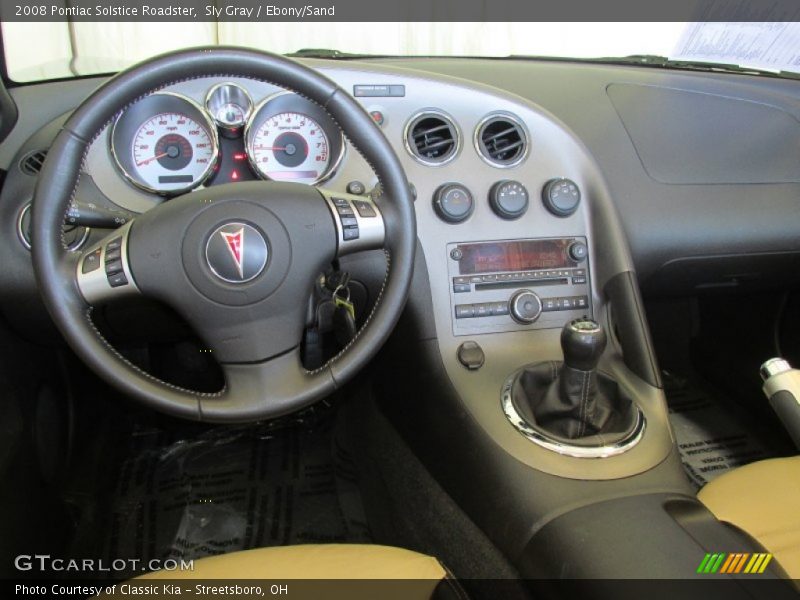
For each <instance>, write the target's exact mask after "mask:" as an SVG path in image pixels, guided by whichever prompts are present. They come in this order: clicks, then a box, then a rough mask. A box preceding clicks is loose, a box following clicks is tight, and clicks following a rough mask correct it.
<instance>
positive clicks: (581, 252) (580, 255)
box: [567, 242, 589, 262]
mask: <svg viewBox="0 0 800 600" xmlns="http://www.w3.org/2000/svg"><path fill="white" fill-rule="evenodd" d="M567 253H568V254H569V257H570V258H571V259H572V260H574V261H575V262H583V261H584V260H586V257H587V256H588V255H589V248H587V246H586V244H584V243H583V242H572V243H571V244H570V245H569V248H568V249H567Z"/></svg>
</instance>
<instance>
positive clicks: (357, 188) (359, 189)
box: [347, 179, 367, 196]
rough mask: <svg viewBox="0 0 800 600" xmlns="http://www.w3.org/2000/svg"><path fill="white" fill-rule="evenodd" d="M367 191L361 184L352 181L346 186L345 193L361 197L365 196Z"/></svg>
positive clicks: (355, 180)
mask: <svg viewBox="0 0 800 600" xmlns="http://www.w3.org/2000/svg"><path fill="white" fill-rule="evenodd" d="M366 191H367V186H365V185H364V184H363V183H362V182H360V181H358V180H357V179H354V180H353V181H351V182H350V183H348V184H347V193H348V194H353V195H354V196H361V195H363V194H365V193H366Z"/></svg>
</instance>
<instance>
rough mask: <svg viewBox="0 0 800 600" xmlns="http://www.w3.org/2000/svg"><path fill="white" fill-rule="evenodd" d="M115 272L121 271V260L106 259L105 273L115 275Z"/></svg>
mask: <svg viewBox="0 0 800 600" xmlns="http://www.w3.org/2000/svg"><path fill="white" fill-rule="evenodd" d="M117 273H122V261H121V260H112V261H106V275H108V276H109V277H110V276H111V275H116V274H117Z"/></svg>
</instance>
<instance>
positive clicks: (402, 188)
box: [32, 47, 416, 422]
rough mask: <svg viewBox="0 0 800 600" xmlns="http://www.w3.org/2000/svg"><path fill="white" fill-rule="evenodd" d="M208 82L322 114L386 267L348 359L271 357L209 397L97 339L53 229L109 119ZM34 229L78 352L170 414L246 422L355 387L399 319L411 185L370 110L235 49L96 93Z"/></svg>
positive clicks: (274, 60)
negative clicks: (370, 208) (311, 361)
mask: <svg viewBox="0 0 800 600" xmlns="http://www.w3.org/2000/svg"><path fill="white" fill-rule="evenodd" d="M215 76H218V77H243V78H248V79H253V80H258V81H264V82H267V83H271V84H274V85H277V86H279V87H282V88H285V89H288V90H291V91H293V92H296V93H298V94H300V95H302V96H304V97H305V98H307V99H309V100H311V101H313V102H316V103H317V104H319V105H320V106H321V107H322V108H323V109H325V110H326V111H327V112H328V113H329V114H330V116H331V117H332V118H333V120H334V121H335V122H336V123H337V124H338V126H339V127H340V128H341V130H342V131H343V133H344V135H345V137H346V138H347V139H348V140H349V142H350V145H351V146H352V147H354V148H355V149H356V150H358V151H359V152H360V153H361V154H362V156H363V157H364V158H365V159H366V161H367V163H368V164H369V165H370V167H371V168H372V170H373V171H374V172H375V174H376V175H377V177H378V180H379V184H380V188H381V190H382V193H381V195H380V197H378V198H376V199H375V205H376V206H378V207H379V209H380V213H381V215H382V218H383V220H384V227H385V237H384V245H383V247H384V251H385V252H386V255H387V263H388V267H387V274H386V279H385V281H384V286H383V289H382V290H381V293H380V297H379V298H378V300H377V301H376V304H375V307H374V308H373V310H372V313H371V314H370V315H369V316H368V318H367V320H366V323H365V325H364V326H363V327H362V328H361V330H360V331H359V332H358V335H357V336H356V338H355V339H354V341H353V342H352V343H351V344H350V345H349V346H348V347H347V348H346V350H345V351H343V352H341V353H340V354H339V355H337V356H336V357H334V358H333V359H331V360H330V361H329V362H328V363H327V364H325V365H324V366H323V367H321V368H320V369H317V370H315V371H306V370H305V369H302V368H298V365H297V364H296V363H297V362H299V353H298V352H291V353H289V354H287V355H284V356H283V357H278V360H270V361H268V362H269V363H270V364H269V365H268V366H265V365H261V367H259V366H258V365H255V366H253V365H246V364H236V365H230V366H229V367H228V368H225V369H223V370H224V373H225V377H226V386H225V388H224V389H223V390H222V391H221V392H219V393H215V394H208V393H201V392H196V391H192V390H187V389H182V388H178V387H176V386H173V385H171V384H168V383H165V382H163V381H161V380H158V379H156V378H155V377H153V376H151V375H149V374H148V373H145V372H143V371H141V370H139V369H138V368H137V367H135V366H134V365H132V364H131V363H130V362H128V361H127V360H126V359H125V358H124V357H123V356H122V355H120V354H119V353H118V352H117V351H116V350H115V349H114V348H113V347H112V346H111V345H110V344H109V343H108V342H107V341H106V340H105V339H104V338H103V337H102V335H101V334H100V333H99V331H98V330H97V329H96V328H95V326H94V324H93V322H92V319H91V306H90V305H89V304H88V303H87V302H86V300H85V299H84V296H83V295H82V293H81V291H80V289H79V286H78V283H77V278H76V272H77V265H78V261H79V260H80V257H79V256H76V255H75V254H74V253H70V252H68V251H67V248H66V246H65V244H64V240H63V237H62V233H61V232H62V224H63V222H64V217H65V214H66V212H67V210H68V208H69V205H70V202H71V200H72V198H73V196H74V194H75V191H76V189H77V185H78V181H79V178H80V174H81V172H82V170H83V164H84V160H85V157H86V154H87V151H88V149H89V147H90V145H91V143H92V142H93V141H94V140H95V139H96V138H97V137H98V136H99V135H100V134H101V132H102V131H103V130H104V128H105V127H107V126H108V125H109V124H110V123H111V122H112V120H113V119H114V118H115V117H116V115H118V114H119V113H120V112H121V111H122V110H124V108H125V107H127V106H129V105H130V104H132V103H134V102H135V101H137V100H138V99H141V98H142V97H144V96H146V95H147V94H149V93H151V92H154V91H157V90H159V89H162V88H164V87H166V86H169V85H172V84H175V83H178V82H181V81H185V80H189V79H195V78H201V77H215ZM234 185H239V184H234ZM209 189H213V188H209ZM145 214H146V213H145ZM135 223H136V221H134V224H135ZM32 227H33V239H34V243H33V248H32V253H33V264H34V269H35V273H36V278H37V282H38V285H39V289H40V292H41V295H42V298H43V300H44V303H45V306H46V307H47V309H48V311H49V313H50V315H51V317H52V319H53V321H54V322H55V324H56V326H57V327H58V329H59V330H60V331H61V333H62V334H63V336H64V338H65V340H66V341H67V343H68V344H69V345H70V346H71V348H72V349H73V350H74V351H75V353H76V354H77V355H78V356H79V357H80V358H81V359H82V360H83V361H84V362H85V363H86V364H87V365H88V366H89V367H90V368H91V369H92V370H93V371H95V372H96V373H97V374H98V375H99V376H101V377H102V378H103V379H104V380H106V381H107V382H108V383H109V384H111V385H112V386H113V387H115V388H116V389H118V390H120V391H121V392H123V393H124V394H126V395H127V396H130V397H131V398H133V399H135V400H138V401H140V402H142V403H144V404H145V405H147V406H149V407H152V408H155V409H157V410H160V411H162V412H166V413H169V414H171V415H174V416H178V417H182V418H188V419H193V420H204V421H211V422H247V421H254V420H260V419H265V418H272V417H277V416H280V415H283V414H287V413H290V412H293V411H295V410H297V409H300V408H302V407H304V406H307V405H309V404H311V403H313V402H315V401H316V400H319V399H321V398H322V397H324V396H326V395H328V394H330V393H331V392H332V391H334V390H335V389H336V388H338V387H340V386H341V385H343V384H344V383H345V382H346V381H348V380H349V379H350V378H352V377H353V376H354V375H355V374H356V373H357V372H358V371H359V370H360V369H361V368H363V367H364V366H365V365H366V364H367V362H368V361H369V360H370V359H371V358H372V357H373V356H374V354H375V353H376V351H377V350H378V349H379V348H380V347H381V345H382V344H383V343H384V342H385V341H386V339H387V338H388V336H389V335H390V333H391V332H392V330H393V328H394V326H395V325H396V323H397V321H398V319H399V317H400V314H401V312H402V310H403V307H404V305H405V301H406V298H407V295H408V291H409V288H410V284H411V277H412V274H413V266H414V253H415V248H416V219H415V215H414V205H413V199H412V197H411V194H410V191H409V184H408V181H407V179H406V176H405V173H404V171H403V168H402V166H401V164H400V161H399V159H398V158H397V155H396V154H395V152H394V150H393V148H392V147H391V145H390V144H389V142H388V141H387V139H386V137H385V136H384V135H383V134H382V132H381V131H380V129H379V128H378V127H377V126H376V125H375V123H374V122H373V120H372V119H371V117H370V116H369V115H368V114H367V113H366V111H365V110H364V109H363V108H362V107H361V106H360V105H359V104H358V103H357V102H356V101H355V100H354V99H353V98H352V97H351V96H350V95H349V94H348V93H347V92H346V91H345V90H343V89H342V88H340V87H339V86H338V85H337V84H336V83H334V82H333V81H331V80H330V79H328V78H327V77H325V76H324V75H322V74H320V73H318V72H317V71H315V70H313V69H311V68H309V67H306V66H304V65H302V64H300V63H298V62H296V61H294V60H291V59H288V58H286V57H283V56H279V55H274V54H270V53H266V52H261V51H255V50H248V49H242V48H231V47H213V48H199V49H191V50H182V51H178V52H173V53H169V54H164V55H161V56H159V57H156V58H153V59H150V60H147V61H144V62H142V63H139V64H138V65H135V66H133V67H131V68H129V69H127V70H125V71H123V72H121V73H119V74H118V75H116V76H115V77H113V78H112V79H110V80H109V81H107V82H106V83H105V84H104V85H102V86H101V87H100V88H99V89H98V90H97V91H95V92H94V93H93V94H92V95H91V96H90V97H89V98H88V99H87V100H86V101H84V102H83V103H82V104H81V105H80V106H79V107H78V108H77V109H76V110H75V112H74V113H73V114H72V115H71V116H70V118H69V119H68V120H67V121H66V123H65V124H64V126H63V128H62V129H61V131H60V132H59V134H58V135H57V137H56V139H55V141H54V143H53V145H52V147H51V148H50V151H49V153H48V159H47V161H46V162H45V164H44V167H43V169H42V172H41V174H40V177H39V181H38V184H37V188H36V192H35V197H34V203H33V220H32Z"/></svg>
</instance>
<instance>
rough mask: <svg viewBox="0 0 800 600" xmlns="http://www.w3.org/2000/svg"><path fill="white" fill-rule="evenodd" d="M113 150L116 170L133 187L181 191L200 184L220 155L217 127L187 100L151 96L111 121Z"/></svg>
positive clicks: (159, 95)
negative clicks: (112, 126)
mask: <svg viewBox="0 0 800 600" xmlns="http://www.w3.org/2000/svg"><path fill="white" fill-rule="evenodd" d="M111 148H112V151H113V154H114V158H115V159H116V161H117V165H118V166H119V169H120V171H121V172H122V173H123V174H124V175H125V176H126V177H127V178H128V179H129V180H130V181H131V182H132V183H134V184H135V185H137V186H138V187H141V188H143V189H145V190H147V191H151V192H157V193H164V194H166V193H180V192H183V191H187V190H189V189H192V188H194V187H196V186H198V185H200V184H201V183H202V182H203V181H204V180H205V178H206V177H207V176H208V174H209V173H210V172H211V169H212V168H213V167H214V164H215V163H216V160H217V156H218V146H217V137H216V129H215V128H214V127H213V126H212V125H211V123H210V121H209V120H208V117H207V116H206V115H205V113H204V112H203V111H202V110H200V108H199V107H197V106H196V105H195V104H194V103H193V102H192V101H191V100H189V99H188V98H184V97H182V96H178V95H175V94H168V93H163V94H153V95H151V96H148V97H146V98H144V99H142V100H141V101H139V102H137V103H136V104H134V105H133V106H131V107H130V108H129V109H127V110H126V111H125V112H124V113H123V114H122V115H121V116H120V117H119V118H118V119H117V121H116V122H115V124H114V129H113V131H112V133H111Z"/></svg>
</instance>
